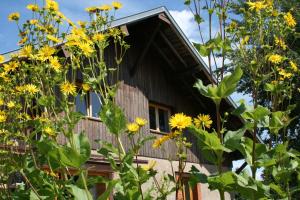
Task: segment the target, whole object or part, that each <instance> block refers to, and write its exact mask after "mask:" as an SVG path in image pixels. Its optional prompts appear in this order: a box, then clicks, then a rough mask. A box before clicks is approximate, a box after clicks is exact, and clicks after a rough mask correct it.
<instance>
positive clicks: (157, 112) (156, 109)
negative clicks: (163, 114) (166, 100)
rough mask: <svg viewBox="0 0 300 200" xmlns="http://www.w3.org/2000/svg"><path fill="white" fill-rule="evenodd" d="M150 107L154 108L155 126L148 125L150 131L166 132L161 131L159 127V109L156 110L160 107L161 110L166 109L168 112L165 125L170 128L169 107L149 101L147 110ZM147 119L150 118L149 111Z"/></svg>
mask: <svg viewBox="0 0 300 200" xmlns="http://www.w3.org/2000/svg"><path fill="white" fill-rule="evenodd" d="M150 107H153V108H154V110H155V127H156V129H151V127H150V131H151V132H157V133H164V134H165V133H167V132H164V131H161V130H160V129H159V111H158V110H159V109H161V110H164V111H167V113H168V121H167V126H169V130H170V125H169V119H170V117H171V109H170V108H168V107H166V106H162V105H158V104H155V103H149V109H148V110H150ZM149 120H150V112H149ZM149 126H150V124H149Z"/></svg>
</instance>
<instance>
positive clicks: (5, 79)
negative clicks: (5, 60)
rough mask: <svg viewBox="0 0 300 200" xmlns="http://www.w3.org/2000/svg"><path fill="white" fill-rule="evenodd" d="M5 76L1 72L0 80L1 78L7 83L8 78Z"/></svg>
mask: <svg viewBox="0 0 300 200" xmlns="http://www.w3.org/2000/svg"><path fill="white" fill-rule="evenodd" d="M6 75H7V73H6V72H2V73H0V78H3V80H4V81H5V82H9V81H10V78H9V77H7V76H6Z"/></svg>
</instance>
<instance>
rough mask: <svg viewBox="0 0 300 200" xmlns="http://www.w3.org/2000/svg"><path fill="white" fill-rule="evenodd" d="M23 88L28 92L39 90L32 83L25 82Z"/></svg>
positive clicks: (33, 92) (32, 92)
mask: <svg viewBox="0 0 300 200" xmlns="http://www.w3.org/2000/svg"><path fill="white" fill-rule="evenodd" d="M24 89H25V90H26V91H27V92H29V93H30V94H35V93H37V92H38V91H39V89H38V88H37V87H36V86H35V85H33V84H27V85H25V86H24Z"/></svg>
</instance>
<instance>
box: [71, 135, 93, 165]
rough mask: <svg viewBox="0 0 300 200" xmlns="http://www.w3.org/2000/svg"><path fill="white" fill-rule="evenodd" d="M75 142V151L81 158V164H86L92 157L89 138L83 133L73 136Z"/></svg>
mask: <svg viewBox="0 0 300 200" xmlns="http://www.w3.org/2000/svg"><path fill="white" fill-rule="evenodd" d="M73 141H74V146H75V149H76V151H77V152H78V153H79V155H80V157H81V163H85V162H86V161H88V160H89V159H90V156H91V145H90V141H89V139H88V137H87V136H86V135H85V134H84V133H83V132H81V133H80V134H73Z"/></svg>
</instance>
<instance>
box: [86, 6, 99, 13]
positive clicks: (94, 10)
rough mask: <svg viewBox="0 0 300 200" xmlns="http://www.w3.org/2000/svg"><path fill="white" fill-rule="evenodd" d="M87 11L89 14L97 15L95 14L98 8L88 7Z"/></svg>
mask: <svg viewBox="0 0 300 200" xmlns="http://www.w3.org/2000/svg"><path fill="white" fill-rule="evenodd" d="M85 11H87V12H89V13H95V12H97V7H88V8H86V9H85Z"/></svg>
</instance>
